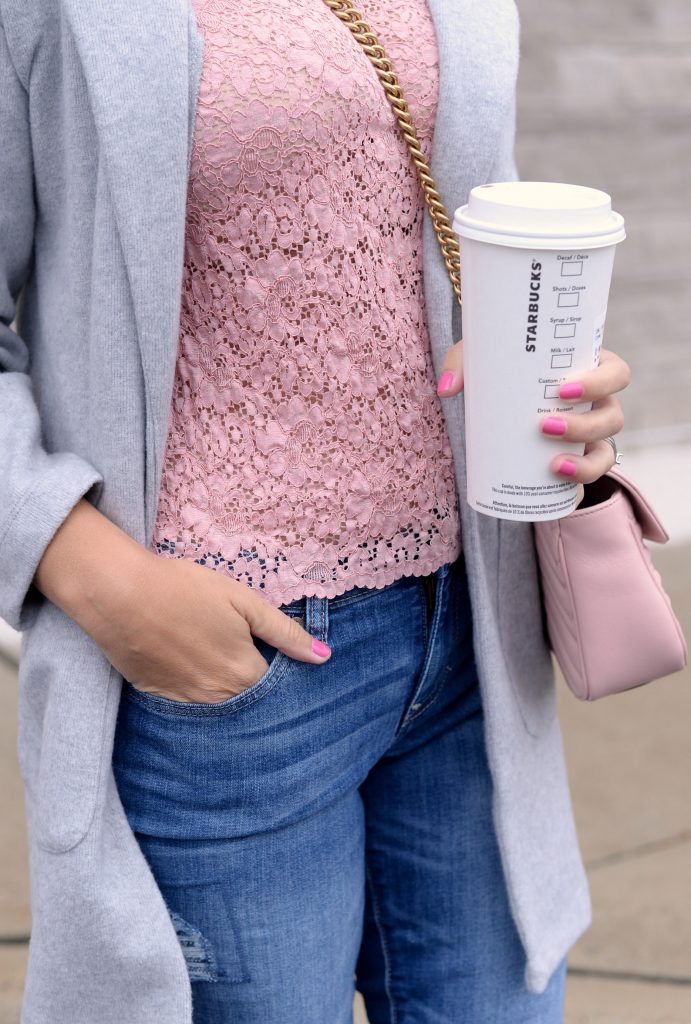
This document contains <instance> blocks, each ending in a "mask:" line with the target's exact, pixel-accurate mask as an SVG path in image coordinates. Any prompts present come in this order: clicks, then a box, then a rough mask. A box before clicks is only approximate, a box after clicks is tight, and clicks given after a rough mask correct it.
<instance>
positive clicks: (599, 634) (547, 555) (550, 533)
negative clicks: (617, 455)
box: [534, 466, 688, 700]
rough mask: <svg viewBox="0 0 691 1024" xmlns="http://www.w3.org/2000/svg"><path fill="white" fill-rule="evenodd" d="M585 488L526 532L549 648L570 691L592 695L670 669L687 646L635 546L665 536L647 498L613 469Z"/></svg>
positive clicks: (656, 577)
mask: <svg viewBox="0 0 691 1024" xmlns="http://www.w3.org/2000/svg"><path fill="white" fill-rule="evenodd" d="M584 491H585V494H584V498H583V501H582V502H581V504H580V505H579V506H578V507H577V508H576V509H575V510H574V511H573V512H571V513H570V514H569V515H567V516H564V517H563V518H561V519H551V520H547V521H544V522H539V523H535V524H534V528H535V545H536V548H537V553H538V560H539V565H540V575H541V583H542V591H543V598H544V607H545V611H546V616H547V631H548V634H549V641H550V644H551V647H552V650H553V651H554V654H555V655H556V658H557V661H558V662H559V667H560V668H561V670H562V672H563V674H564V678H565V680H566V682H567V684H568V685H569V687H570V689H571V690H572V691H573V692H574V693H575V695H576V696H577V697H578V698H579V699H580V700H595V699H597V698H598V697H605V696H607V695H608V694H611V693H619V692H621V691H622V690H630V689H633V688H634V687H636V686H642V685H643V684H644V683H649V682H652V681H653V680H655V679H659V678H661V677H662V676H666V675H669V674H670V673H672V672H678V671H679V670H680V669H682V668H684V666H685V665H686V663H687V657H688V651H687V647H686V641H685V639H684V634H683V632H682V629H681V626H680V624H679V621H678V619H677V617H676V615H675V614H674V611H673V609H672V603H671V601H670V599H669V596H668V595H667V594H666V592H665V590H664V588H663V586H662V580H661V578H660V574H659V572H658V571H657V570H656V568H655V566H654V565H653V563H652V560H651V557H650V552H649V551H648V548H647V547H646V545H645V543H644V541H645V540H652V541H656V542H657V543H659V544H665V543H666V542H667V541H668V540H669V535H668V533H667V531H666V530H665V528H664V526H663V525H662V523H661V522H660V520H659V518H658V516H657V515H656V514H655V512H654V511H653V509H652V507H651V505H650V502H649V501H647V499H646V498H645V497H644V496H643V494H642V493H641V491H640V488H639V487H637V486H636V484H635V483H634V482H633V480H631V479H630V477H628V476H626V474H625V473H622V471H621V470H620V469H619V468H618V467H616V466H615V467H612V469H610V470H609V472H607V473H605V475H604V476H602V477H600V478H599V479H598V480H596V481H595V482H594V483H591V484H585V485H584Z"/></svg>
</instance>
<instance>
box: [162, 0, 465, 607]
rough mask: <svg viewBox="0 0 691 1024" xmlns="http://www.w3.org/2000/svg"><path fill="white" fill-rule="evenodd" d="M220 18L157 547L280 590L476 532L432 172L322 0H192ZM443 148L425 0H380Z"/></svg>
mask: <svg viewBox="0 0 691 1024" xmlns="http://www.w3.org/2000/svg"><path fill="white" fill-rule="evenodd" d="M192 3H193V8H194V12H195V15H196V18H197V23H198V26H199V30H200V31H201V32H202V33H203V35H204V39H205V53H204V64H203V69H202V78H201V82H200V91H199V100H198V106H197V111H196V121H195V133H194V144H193V152H192V164H191V169H190V178H189V186H188V200H187V203H188V205H187V221H186V249H185V266H184V282H183V295H182V307H181V319H180V337H179V349H178V356H177V364H176V372H175V383H174V391H173V403H172V408H171V414H170V421H169V426H168V439H167V445H166V454H165V461H164V466H163V471H162V483H161V490H160V495H159V503H158V510H157V516H156V525H155V529H154V536H153V540H152V547H153V548H154V549H155V550H156V551H157V552H158V553H159V554H161V555H165V556H169V557H190V558H194V559H195V560H197V561H199V562H201V563H202V564H205V565H209V566H212V567H214V568H216V569H219V570H221V571H223V572H227V573H228V574H229V575H232V576H233V577H234V578H237V579H240V580H242V581H243V582H245V583H247V584H248V585H249V586H251V587H254V588H257V589H258V590H259V591H260V592H261V593H262V594H263V596H265V597H266V598H267V599H268V600H269V601H271V602H272V603H273V604H276V605H280V604H284V603H288V602H289V601H292V600H294V599H296V598H297V597H301V596H304V595H309V594H315V595H318V596H320V597H333V596H335V595H337V594H340V593H343V592H344V591H345V590H347V589H348V588H349V587H352V586H373V587H382V586H384V585H386V584H387V583H390V582H392V581H393V580H394V579H396V578H397V577H399V576H401V575H422V574H424V573H428V572H431V571H432V570H434V569H435V568H437V567H438V566H439V565H441V564H442V563H443V562H446V561H452V560H453V559H454V558H455V557H456V556H457V555H458V554H459V553H460V548H461V544H460V520H459V509H458V499H457V494H456V487H455V477H454V469H453V461H452V454H451V448H450V444H449V441H448V437H447V435H446V430H445V424H444V418H443V412H442V409H441V403H440V399H439V398H438V396H437V394H436V380H435V376H434V370H433V367H432V362H431V356H430V352H429V339H428V336H427V328H426V320H425V298H424V293H423V280H422V223H423V219H422V218H423V214H425V215H426V216H427V215H428V214H426V212H425V207H424V199H423V194H422V189H421V187H420V184H419V181H418V179H417V175H416V172H415V169H414V167H413V164H412V161H411V159H410V155H409V152H408V149H407V147H406V144H405V141H404V140H403V138H402V136H401V135H400V129H399V128H398V125H397V124H396V121H395V119H394V116H393V113H392V111H391V108H390V106H389V104H388V101H387V99H386V96H385V94H384V90H383V89H382V86H381V83H380V82H379V80H378V78H377V75H376V72H375V71H374V68H373V67H372V65H371V64H370V62H369V60H368V58H367V56H366V55H365V53H364V51H363V50H362V49H361V47H360V45H359V44H358V43H357V42H356V40H355V39H353V37H352V36H351V34H350V31H349V30H348V29H347V28H346V26H345V25H343V24H342V23H341V22H339V20H338V19H337V18H336V16H335V15H334V13H333V12H332V11H330V10H329V8H328V7H327V6H326V4H323V3H322V2H321V0H271V2H265V0H232V2H229V0H192ZM360 10H362V12H363V17H364V18H365V19H366V20H367V21H368V22H369V24H370V26H371V27H372V29H373V31H374V32H376V33H378V34H379V37H380V39H381V41H382V44H383V45H384V47H385V48H386V49H387V52H388V53H389V55H390V56H391V59H392V60H393V62H394V66H395V68H396V70H397V73H398V75H399V77H400V80H401V84H402V86H403V88H404V90H405V91H406V94H407V100H408V104H409V108H410V110H411V114H412V116H413V118H414V119H415V122H416V125H417V127H418V130H419V133H420V138H421V143H422V146H423V149H424V150H425V151H426V152H429V150H430V142H431V136H432V131H433V127H434V116H435V110H436V103H437V91H438V63H437V48H436V38H435V34H434V25H433V22H432V21H431V18H430V16H429V12H428V10H427V7H426V4H425V0H411V2H410V3H407V4H397V5H394V4H389V3H386V2H385V0H366V2H365V4H364V6H360Z"/></svg>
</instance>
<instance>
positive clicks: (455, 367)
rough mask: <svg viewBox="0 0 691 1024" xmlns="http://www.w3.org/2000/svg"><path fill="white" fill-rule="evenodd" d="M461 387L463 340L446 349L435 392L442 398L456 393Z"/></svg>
mask: <svg viewBox="0 0 691 1024" xmlns="http://www.w3.org/2000/svg"><path fill="white" fill-rule="evenodd" d="M462 388H463V340H462V339H461V341H457V342H456V344H455V345H452V346H451V348H449V349H447V351H446V355H445V356H444V363H443V369H442V372H441V374H440V376H439V381H438V383H437V394H438V395H441V396H442V398H448V397H449V396H451V395H457V394H458V392H459V391H461V390H462Z"/></svg>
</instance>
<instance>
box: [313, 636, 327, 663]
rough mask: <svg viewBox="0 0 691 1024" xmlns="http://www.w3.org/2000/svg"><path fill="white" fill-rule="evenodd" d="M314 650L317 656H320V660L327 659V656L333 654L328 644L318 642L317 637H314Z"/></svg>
mask: <svg viewBox="0 0 691 1024" xmlns="http://www.w3.org/2000/svg"><path fill="white" fill-rule="evenodd" d="M312 650H313V651H314V653H315V654H318V655H319V657H320V658H326V657H327V655H329V654H331V648H330V647H329V646H328V644H323V643H322V642H321V640H317V638H316V637H312Z"/></svg>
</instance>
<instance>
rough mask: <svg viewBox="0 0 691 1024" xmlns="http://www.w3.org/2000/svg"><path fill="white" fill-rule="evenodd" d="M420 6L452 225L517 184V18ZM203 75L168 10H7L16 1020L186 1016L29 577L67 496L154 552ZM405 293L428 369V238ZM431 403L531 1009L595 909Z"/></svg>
mask: <svg viewBox="0 0 691 1024" xmlns="http://www.w3.org/2000/svg"><path fill="white" fill-rule="evenodd" d="M430 9H431V13H432V16H433V18H434V22H435V26H436V32H437V39H438V45H439V53H440V94H439V105H438V111H437V118H436V130H435V135H434V141H433V149H432V153H431V165H432V168H433V171H434V173H435V177H436V180H437V183H438V186H439V190H440V193H441V195H442V198H443V200H444V202H445V204H446V207H447V209H448V210H449V211H450V213H451V214H452V213H453V210H454V209H455V208H456V207H457V206H459V205H460V204H461V203H463V202H465V201H466V197H467V194H468V191H469V189H470V188H471V187H472V186H473V185H474V184H478V183H483V182H487V181H501V180H507V179H514V178H515V177H516V168H515V165H514V161H513V138H514V121H515V82H516V72H517V66H518V16H517V12H516V8H515V5H514V3H513V2H512V0H483V2H482V3H477V2H475V0H430ZM334 31H338V26H337V24H336V23H334ZM342 31H347V29H346V28H345V26H342ZM202 54H203V37H202V36H201V34H200V33H199V30H198V28H197V26H196V23H195V19H194V14H193V11H192V9H191V7H190V6H189V4H188V2H187V0H136V2H135V0H90V2H89V3H84V2H83V0H24V2H23V3H21V4H19V3H12V2H10V0H0V369H2V371H3V372H2V373H1V374H0V615H1V616H2V617H3V618H5V619H6V620H7V621H8V622H9V623H10V624H12V625H13V626H15V627H16V628H18V629H20V630H22V631H23V638H22V657H21V662H20V671H19V682H20V705H19V740H18V755H19V763H20V767H21V772H22V776H23V780H24V784H25V792H26V814H27V825H28V830H29V844H30V845H29V850H30V858H29V859H30V878H31V898H32V913H33V923H32V934H31V942H30V947H29V963H28V976H27V981H26V986H25V992H24V1001H23V1012H22V1018H21V1019H22V1024H66V1022H69V1024H160V1022H162V1021H165V1022H166V1024H190V1022H191V1020H192V1017H191V989H190V984H189V980H188V975H187V968H186V966H185V961H184V957H183V954H182V951H181V949H180V946H179V944H178V940H177V937H176V934H175V930H174V927H173V925H172V922H171V920H170V918H169V916H168V913H167V910H166V907H165V903H164V901H163V898H162V895H161V893H160V891H159V889H158V887H157V885H156V884H155V881H154V879H153V876H152V875H151V873H150V870H149V868H148V865H147V863H146V860H145V859H144V857H143V855H142V854H141V852H140V849H139V846H138V845H137V842H136V840H135V837H134V835H133V833H132V831H131V829H130V827H129V825H128V822H127V819H126V817H125V815H124V812H123V808H122V805H121V803H120V801H119V799H118V795H117V790H116V788H115V785H114V779H113V774H112V771H111V767H110V761H111V753H112V739H113V733H114V727H115V717H116V712H117V708H118V702H119V698H120V691H121V685H122V677H121V675H119V673H118V672H117V671H116V669H115V668H114V667H113V666H111V665H110V663H109V662H108V660H107V659H106V657H105V655H104V654H103V653H102V651H101V650H100V648H99V647H98V646H97V645H96V644H95V642H94V641H92V639H91V638H90V637H89V636H88V635H87V634H85V633H84V632H83V631H82V630H81V629H80V628H79V627H78V626H77V625H76V623H75V622H74V621H73V620H71V619H70V618H69V617H68V616H67V615H65V614H64V613H63V612H62V611H60V609H58V608H57V607H56V606H55V605H53V604H52V603H51V602H49V601H47V600H45V599H44V598H43V597H42V595H41V594H40V593H39V592H38V591H37V590H36V588H35V587H34V586H33V584H32V577H33V574H34V571H35V569H36V566H37V564H38V562H39V560H40V558H41V555H42V553H43V551H44V549H45V548H46V546H47V544H48V543H49V541H50V539H51V537H52V536H53V534H54V533H55V532H56V530H57V529H58V527H59V525H60V523H61V522H62V521H63V520H64V519H65V518H66V516H67V515H68V513H69V511H70V510H71V508H72V507H73V506H74V505H75V503H76V502H77V501H78V500H79V498H80V497H81V496H82V495H86V496H87V498H88V499H89V500H90V501H91V502H92V503H93V504H94V505H96V506H97V507H98V508H99V509H100V510H101V511H102V512H103V513H104V514H105V515H106V516H108V517H109V518H110V519H111V520H113V521H114V522H116V523H117V524H118V525H119V526H120V527H121V528H122V529H123V530H125V531H127V532H128V533H129V535H130V536H132V537H133V538H135V539H136V540H137V541H139V542H140V543H142V544H144V545H148V544H149V543H150V539H151V537H152V532H153V519H154V515H155V509H156V501H157V495H158V488H159V482H160V473H161V464H162V455H163V451H164V443H165V439H166V429H167V420H168V412H169V403H170V399H171V394H172V386H173V372H174V365H175V357H176V351H177V338H178V323H179V312H180V297H181V283H182V267H183V251H184V250H183V245H184V223H185V203H186V192H187V179H188V174H189V166H190V155H191V140H192V131H193V127H194V115H195V104H196V98H197V90H198V86H199V76H200V71H201V63H202ZM363 60H366V58H365V56H364V54H363ZM372 74H374V71H373V70H372ZM424 287H425V297H426V305H427V311H428V322H429V332H430V338H431V345H432V355H433V363H434V367H435V370H436V372H437V374H439V373H440V372H441V366H442V359H443V356H444V353H445V352H446V350H447V349H448V347H449V346H450V345H451V344H452V343H453V341H454V340H456V339H458V338H460V337H461V324H460V317H459V313H460V311H459V309H458V308H457V305H456V302H455V298H454V296H453V291H452V288H451V284H450V282H449V279H448V276H447V272H446V269H445V267H444V263H443V261H442V258H441V255H440V252H439V248H438V245H437V241H436V238H435V236H434V233H433V229H432V227H431V221H430V219H429V217H426V218H425V234H424ZM15 315H16V328H17V329H16V332H15V331H13V330H12V329H11V328H10V324H11V323H12V322H13V320H14V318H15ZM442 405H443V409H444V412H445V416H446V422H447V427H448V432H449V436H450V439H451V443H452V446H453V455H454V461H455V468H456V476H457V486H458V491H459V495H460V497H461V511H462V529H463V547H464V551H465V556H466V565H467V570H468V576H469V585H470V592H471V598H472V610H473V620H474V637H475V649H476V660H477V666H478V671H479V675H480V683H481V691H482V697H483V701H484V707H485V720H486V736H487V747H488V755H489V759H490V765H491V771H492V775H493V780H494V787H495V788H494V800H493V814H494V820H495V823H496V830H497V836H498V840H499V843H500V848H501V855H502V862H503V867H504V873H505V879H506V886H507V890H508V897H509V900H510V905H511V908H512V912H513V915H514V918H515V922H516V925H517V928H518V931H519V933H520V937H521V940H522V942H523V946H524V948H525V954H526V967H525V980H526V984H527V986H528V988H529V989H530V990H531V991H533V992H541V991H542V990H544V988H545V986H546V984H547V982H548V980H549V978H550V975H551V973H552V971H553V970H554V968H555V967H556V965H557V964H558V963H559V961H560V960H561V959H562V958H563V957H564V956H565V954H566V953H567V951H568V950H569V948H570V946H571V945H572V944H573V943H574V941H575V940H576V939H577V938H578V937H579V936H580V935H581V933H582V932H583V931H584V930H585V929H586V928H587V926H588V925H589V924H590V921H591V904H590V898H589V891H588V885H587V881H586V877H585V871H584V867H583V863H582V859H581V853H580V849H579V844H578V841H577V836H576V832H575V828H574V820H573V815H572V806H571V801H570V792H569V787H568V781H567V775H566V770H565V763H564V755H563V749H562V736H561V731H560V725H559V721H558V718H557V712H556V703H555V692H554V675H553V670H552V662H551V657H550V652H549V648H548V645H547V643H546V639H545V633H544V619H543V611H542V606H541V593H540V587H539V578H538V573H537V563H536V557H535V547H534V533H533V527H532V524H530V523H519V522H509V521H500V520H498V519H493V518H491V517H488V516H484V515H482V514H480V513H477V512H475V511H474V510H472V509H471V508H470V506H469V505H468V503H467V501H466V500H465V493H466V491H465V449H464V429H463V396H462V395H461V396H456V397H454V398H448V399H444V400H443V402H442ZM107 571H108V567H107V565H104V572H107ZM458 941H459V944H460V943H462V941H463V936H462V935H459V937H458Z"/></svg>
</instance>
